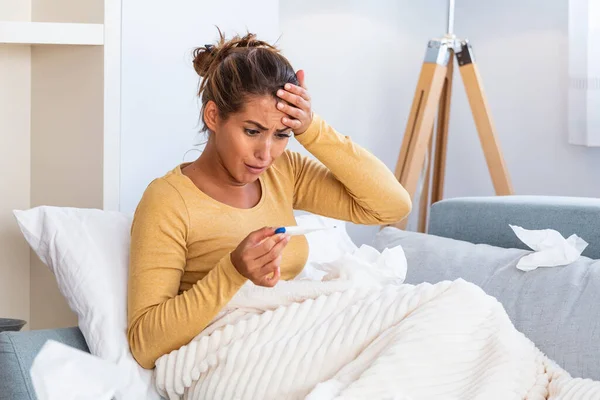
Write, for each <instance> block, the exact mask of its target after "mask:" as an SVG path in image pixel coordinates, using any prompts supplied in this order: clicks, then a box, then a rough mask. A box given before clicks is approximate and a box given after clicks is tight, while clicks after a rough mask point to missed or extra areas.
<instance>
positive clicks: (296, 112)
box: [277, 101, 305, 119]
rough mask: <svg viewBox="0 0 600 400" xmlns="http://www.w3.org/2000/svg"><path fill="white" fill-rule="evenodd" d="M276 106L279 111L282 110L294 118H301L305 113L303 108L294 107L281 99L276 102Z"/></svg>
mask: <svg viewBox="0 0 600 400" xmlns="http://www.w3.org/2000/svg"><path fill="white" fill-rule="evenodd" d="M277 108H278V109H279V111H283V112H284V113H286V114H287V115H289V116H290V117H293V118H296V119H299V118H302V117H303V116H304V114H305V112H304V111H303V110H301V109H299V108H296V107H292V106H290V105H289V104H286V103H284V102H283V101H278V102H277Z"/></svg>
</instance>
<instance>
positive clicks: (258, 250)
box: [247, 233, 289, 265]
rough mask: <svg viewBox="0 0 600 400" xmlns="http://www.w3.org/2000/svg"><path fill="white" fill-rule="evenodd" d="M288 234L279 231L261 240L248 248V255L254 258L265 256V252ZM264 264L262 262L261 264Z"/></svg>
mask: <svg viewBox="0 0 600 400" xmlns="http://www.w3.org/2000/svg"><path fill="white" fill-rule="evenodd" d="M286 236H289V235H286V234H284V233H278V234H277V235H273V236H270V237H268V238H266V239H264V240H263V241H262V242H260V243H259V244H258V245H256V246H254V247H252V248H249V249H248V250H247V253H248V256H249V257H250V258H251V259H252V260H258V259H260V258H261V257H263V256H264V255H265V254H268V253H269V252H270V251H271V249H273V247H275V246H276V245H277V243H279V242H280V241H281V240H283V239H284V238H285V237H286ZM261 265H262V264H261Z"/></svg>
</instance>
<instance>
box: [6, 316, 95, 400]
mask: <svg viewBox="0 0 600 400" xmlns="http://www.w3.org/2000/svg"><path fill="white" fill-rule="evenodd" d="M49 339H52V340H55V341H57V342H61V343H64V344H66V345H68V346H71V347H74V348H76V349H79V350H83V351H86V352H89V349H88V347H87V344H86V342H85V339H84V338H83V335H82V334H81V331H80V330H79V328H63V329H48V330H35V331H23V332H2V333H0V398H1V399H11V400H35V399H36V396H35V391H34V389H33V384H32V382H31V376H30V374H29V370H30V369H31V364H32V363H33V360H34V358H35V357H36V355H37V354H38V353H39V351H40V350H41V349H42V346H43V345H44V343H46V341H47V340H49Z"/></svg>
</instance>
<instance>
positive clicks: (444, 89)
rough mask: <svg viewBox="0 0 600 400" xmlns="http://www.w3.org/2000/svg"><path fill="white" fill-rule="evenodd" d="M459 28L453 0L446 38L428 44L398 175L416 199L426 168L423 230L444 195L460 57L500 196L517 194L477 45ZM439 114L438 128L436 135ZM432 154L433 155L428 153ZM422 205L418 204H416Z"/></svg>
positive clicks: (421, 210)
mask: <svg viewBox="0 0 600 400" xmlns="http://www.w3.org/2000/svg"><path fill="white" fill-rule="evenodd" d="M453 29H454V0H450V1H449V3H448V33H447V34H446V35H445V36H444V37H443V38H441V39H432V40H430V41H429V43H428V44H427V50H426V52H425V60H424V62H423V66H422V68H421V73H420V75H419V81H418V83H417V89H416V92H415V96H414V99H413V103H412V107H411V110H410V115H409V118H408V122H407V125H406V130H405V133H404V138H403V141H402V147H401V149H400V155H399V157H398V162H397V164H396V170H395V174H396V178H397V179H398V180H399V181H400V183H401V184H402V185H403V186H404V187H405V188H406V190H407V191H408V192H409V194H410V197H411V199H414V197H415V192H416V190H417V186H418V183H419V178H420V176H421V173H422V171H423V169H425V171H426V172H425V178H424V182H423V190H422V193H421V197H420V204H419V226H418V230H419V231H420V232H425V230H426V226H427V215H428V212H429V207H430V206H431V204H433V203H435V202H437V201H439V200H441V199H442V197H443V188H444V170H445V163H446V147H447V141H448V121H449V116H450V97H451V93H452V77H453V69H454V67H453V65H454V57H455V56H456V61H457V63H458V69H459V70H460V74H461V76H462V81H463V84H464V86H465V90H466V93H467V97H468V99H469V104H470V107H471V113H472V114H473V118H474V120H475V126H476V128H477V132H478V134H479V140H480V142H481V147H482V149H483V152H484V155H485V159H486V162H487V166H488V169H489V172H490V176H491V179H492V183H493V185H494V189H495V191H496V195H510V194H513V188H512V184H511V182H510V178H509V176H508V172H507V169H506V165H505V163H504V159H503V157H502V153H501V151H500V147H499V145H498V140H497V138H496V133H495V128H494V125H493V123H492V119H491V114H490V110H489V107H488V104H487V101H486V99H485V95H484V93H483V87H482V83H481V77H480V76H479V72H478V70H477V65H476V64H475V60H474V57H473V50H472V47H471V44H470V43H469V41H468V40H467V39H459V38H457V37H456V36H455V35H454V34H453V33H452V32H453ZM436 113H437V127H436V128H437V129H436V135H435V136H434V134H433V128H434V121H435V117H436ZM434 142H435V146H434ZM427 154H429V157H426V155H427ZM426 160H427V161H426ZM432 167H433V174H432V171H431V168H432ZM431 175H433V177H432V178H430V176H431ZM430 180H431V182H430ZM430 192H431V193H430ZM416 208H417V207H416V204H415V205H414V206H413V209H416ZM407 220H408V218H405V219H404V220H402V221H401V222H399V223H398V224H395V225H393V226H395V227H397V228H400V229H406V224H407V222H408V221H407Z"/></svg>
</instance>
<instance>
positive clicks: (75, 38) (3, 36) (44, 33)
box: [0, 21, 104, 46]
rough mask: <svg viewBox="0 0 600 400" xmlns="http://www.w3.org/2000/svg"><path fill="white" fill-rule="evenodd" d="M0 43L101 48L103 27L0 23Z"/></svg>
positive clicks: (72, 24) (54, 23) (57, 23)
mask: <svg viewBox="0 0 600 400" xmlns="http://www.w3.org/2000/svg"><path fill="white" fill-rule="evenodd" d="M0 43H1V44H57V45H80V46H81V45H86V46H101V45H103V44H104V25H103V24H80V23H61V22H21V21H0Z"/></svg>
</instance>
